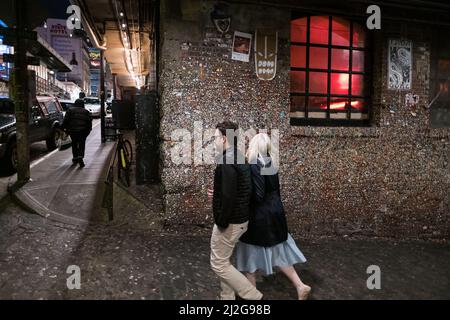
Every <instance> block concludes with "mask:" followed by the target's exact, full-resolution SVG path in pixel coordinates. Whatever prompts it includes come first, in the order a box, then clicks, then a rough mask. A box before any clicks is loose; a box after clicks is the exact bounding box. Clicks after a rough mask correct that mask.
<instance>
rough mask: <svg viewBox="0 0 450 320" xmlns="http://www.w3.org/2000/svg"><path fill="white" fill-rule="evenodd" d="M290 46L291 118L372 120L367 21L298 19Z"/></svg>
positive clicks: (319, 17)
mask: <svg viewBox="0 0 450 320" xmlns="http://www.w3.org/2000/svg"><path fill="white" fill-rule="evenodd" d="M290 51H291V73H290V78H291V123H293V121H292V119H297V120H298V119H301V120H306V121H299V123H305V124H310V123H312V122H313V121H312V120H311V119H313V120H314V119H325V120H326V121H327V122H328V123H331V125H335V124H337V122H338V121H347V122H348V121H351V122H352V123H356V122H364V121H367V120H368V118H369V116H368V115H369V105H368V80H369V78H368V70H367V68H366V65H367V60H368V59H367V56H368V47H367V39H366V34H365V32H364V29H363V27H362V26H361V25H359V24H357V23H356V22H353V21H350V20H347V19H343V18H340V17H331V16H307V17H299V18H294V19H293V20H292V21H291V50H290ZM308 120H311V121H308ZM355 121H356V122H355ZM294 123H296V122H294Z"/></svg>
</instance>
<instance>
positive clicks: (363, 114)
mask: <svg viewBox="0 0 450 320" xmlns="http://www.w3.org/2000/svg"><path fill="white" fill-rule="evenodd" d="M351 103H352V112H351V115H350V116H351V118H352V119H357V120H362V119H368V118H369V106H368V104H367V101H365V100H363V99H352V102H351Z"/></svg>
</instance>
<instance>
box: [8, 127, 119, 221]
mask: <svg viewBox="0 0 450 320" xmlns="http://www.w3.org/2000/svg"><path fill="white" fill-rule="evenodd" d="M99 123H100V122H97V123H96V124H95V125H94V127H93V129H92V132H91V134H90V135H89V137H88V139H87V141H86V152H85V163H86V167H84V168H83V169H81V168H79V166H78V165H73V164H72V150H71V149H67V150H64V151H56V152H52V153H50V154H48V155H47V156H45V157H43V158H41V159H40V160H39V161H38V162H37V163H36V164H35V165H34V166H33V167H32V168H31V181H30V182H28V183H27V184H26V185H25V186H23V187H22V188H21V189H20V190H18V191H17V192H15V193H14V194H13V198H14V199H15V200H16V201H18V202H19V203H20V204H21V205H23V206H24V207H26V208H27V209H29V210H31V211H32V212H34V213H37V214H39V215H41V216H43V217H46V218H49V219H52V220H56V221H59V222H64V223H68V224H72V225H85V224H88V223H90V222H100V221H107V213H106V211H105V209H103V208H102V200H103V195H104V190H105V183H104V181H105V179H106V174H107V171H108V166H109V162H110V159H111V158H110V157H111V156H112V155H113V152H114V143H113V142H107V143H104V144H102V143H101V140H100V125H99Z"/></svg>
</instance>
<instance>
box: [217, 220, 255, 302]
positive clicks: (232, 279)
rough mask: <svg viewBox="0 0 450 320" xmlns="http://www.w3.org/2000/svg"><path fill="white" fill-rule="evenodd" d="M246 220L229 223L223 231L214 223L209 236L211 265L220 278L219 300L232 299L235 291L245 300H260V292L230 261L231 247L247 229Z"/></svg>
mask: <svg viewBox="0 0 450 320" xmlns="http://www.w3.org/2000/svg"><path fill="white" fill-rule="evenodd" d="M247 226H248V222H245V223H242V224H230V225H229V226H228V228H226V229H225V230H224V231H220V230H219V228H218V227H217V225H214V228H213V232H212V236H211V267H212V269H213V271H214V272H215V273H216V274H217V275H218V276H219V278H220V286H221V288H222V292H221V293H220V298H221V300H234V299H235V293H237V294H238V295H239V296H240V297H241V298H243V299H246V300H260V299H261V298H262V293H261V292H259V291H258V290H257V289H256V288H255V287H254V286H253V285H252V284H251V282H250V281H249V280H248V279H247V278H246V277H245V276H244V275H243V274H242V273H241V272H239V271H238V270H237V269H236V268H235V267H233V265H232V264H231V262H230V258H231V255H232V254H233V249H234V247H235V245H236V243H237V242H238V240H239V238H240V237H241V235H242V234H244V233H245V231H247Z"/></svg>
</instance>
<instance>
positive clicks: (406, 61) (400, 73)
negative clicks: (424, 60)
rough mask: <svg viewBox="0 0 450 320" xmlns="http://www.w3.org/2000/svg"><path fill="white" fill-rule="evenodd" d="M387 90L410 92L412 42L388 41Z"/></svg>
mask: <svg viewBox="0 0 450 320" xmlns="http://www.w3.org/2000/svg"><path fill="white" fill-rule="evenodd" d="M388 54H389V57H388V59H389V61H388V68H389V70H388V71H389V72H388V77H389V79H388V89H391V90H410V89H411V76H412V42H411V41H410V40H395V39H391V40H389V53H388Z"/></svg>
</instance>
